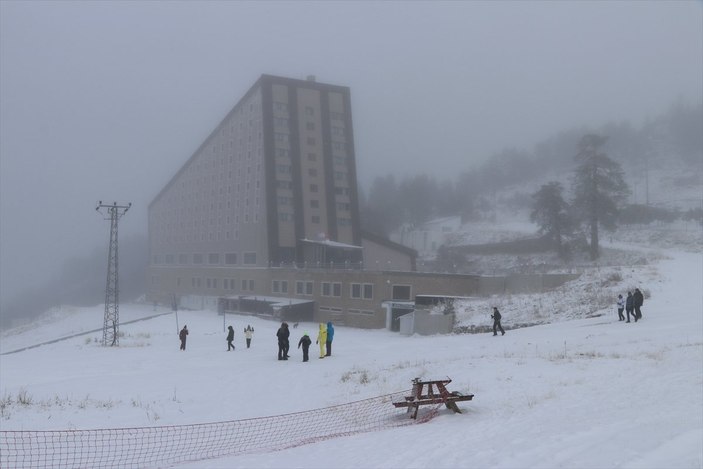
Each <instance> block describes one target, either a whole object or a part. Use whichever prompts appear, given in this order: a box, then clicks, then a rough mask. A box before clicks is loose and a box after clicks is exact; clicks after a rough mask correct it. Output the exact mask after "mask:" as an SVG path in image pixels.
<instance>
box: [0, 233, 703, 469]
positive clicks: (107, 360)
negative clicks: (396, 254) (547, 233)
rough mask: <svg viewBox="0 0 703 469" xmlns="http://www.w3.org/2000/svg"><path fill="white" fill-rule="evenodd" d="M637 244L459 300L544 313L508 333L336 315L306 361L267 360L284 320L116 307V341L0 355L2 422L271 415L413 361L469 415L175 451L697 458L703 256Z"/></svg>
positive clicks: (544, 460)
mask: <svg viewBox="0 0 703 469" xmlns="http://www.w3.org/2000/svg"><path fill="white" fill-rule="evenodd" d="M624 248H625V246H620V249H624ZM639 255H640V256H643V257H645V258H646V259H647V260H648V262H647V263H645V264H642V265H638V266H627V267H625V266H621V267H613V268H607V269H605V268H604V269H602V270H601V271H600V273H599V271H597V270H596V271H594V272H593V273H592V274H587V275H585V276H582V277H581V279H579V280H578V281H577V283H575V284H572V285H571V286H570V287H569V288H566V289H564V290H560V291H557V292H553V293H548V294H544V295H530V296H512V297H505V298H497V297H495V298H492V299H488V300H486V302H485V303H484V306H485V309H483V307H482V306H478V305H473V309H469V310H464V311H461V312H460V318H461V321H463V322H464V323H465V324H484V325H489V324H490V320H489V319H488V313H489V310H488V306H489V302H490V303H493V302H495V303H496V304H498V305H499V306H500V307H501V308H502V311H503V315H504V318H505V324H506V325H508V326H510V325H511V323H512V322H514V321H522V320H525V321H527V319H528V318H529V317H530V315H532V316H531V317H532V318H534V317H537V316H545V318H544V319H549V320H550V321H553V322H551V323H550V324H544V325H539V326H534V327H525V328H519V329H508V331H507V333H506V335H505V336H502V337H501V336H498V337H493V336H492V333H483V334H452V335H446V336H430V337H420V336H412V337H403V336H400V335H398V334H396V333H392V332H390V331H386V330H360V329H353V328H347V327H341V326H340V327H337V331H336V334H335V341H334V347H333V356H332V357H330V358H325V359H322V360H320V359H317V358H315V357H316V355H314V354H313V359H312V360H311V361H310V362H308V363H302V361H301V356H300V352H299V351H298V350H296V349H295V348H293V354H292V355H293V358H292V359H291V360H289V361H284V362H282V361H278V360H276V337H275V331H276V329H277V328H278V324H277V323H273V322H270V321H266V320H263V319H258V318H254V317H248V316H228V317H227V318H225V320H224V321H223V318H222V316H217V315H216V314H215V313H211V312H206V311H188V312H179V313H178V318H176V316H175V315H174V314H173V313H170V314H166V315H163V316H159V317H156V318H152V319H148V320H144V321H139V322H132V323H129V324H124V325H123V326H122V327H121V331H122V333H123V334H124V336H123V337H122V338H121V345H120V347H118V348H109V347H108V348H104V347H101V346H100V345H99V343H98V342H99V339H100V336H101V334H100V332H95V333H88V334H86V335H84V336H78V337H73V338H69V339H67V340H63V341H59V342H55V343H51V344H48V345H43V346H40V347H36V348H31V349H28V350H25V351H22V352H18V353H12V354H3V355H0V429H1V430H3V431H7V430H30V429H32V430H44V429H89V428H110V427H135V426H158V425H173V424H192V423H203V422H214V421H223V420H235V419H244V418H253V417H260V416H268V415H281V414H286V413H290V412H295V411H303V410H308V409H314V408H321V407H326V406H330V405H335V404H342V403H345V402H350V401H355V400H358V399H363V398H366V397H373V396H378V395H382V394H387V393H390V392H395V391H401V390H404V389H408V388H409V387H410V381H411V380H412V379H413V378H415V377H418V376H421V377H424V378H444V377H446V376H449V377H451V379H452V380H453V382H452V383H451V385H450V390H458V391H463V392H471V393H473V394H475V398H474V400H473V401H470V402H464V403H460V407H461V408H462V409H463V410H464V413H463V414H453V413H451V412H450V411H448V410H442V412H441V415H440V416H439V417H437V418H435V419H433V420H432V421H431V422H429V423H427V424H423V425H418V426H412V427H406V428H398V429H392V430H386V431H381V432H374V433H368V434H359V435H354V436H349V437H343V438H335V439H332V440H329V441H323V442H318V443H314V444H309V445H305V446H300V447H297V448H293V449H289V450H285V451H280V452H274V453H268V454H251V455H238V456H232V457H227V458H222V459H217V460H206V461H201V462H194V463H188V464H183V465H181V466H179V467H190V468H213V467H214V468H219V467H222V468H225V467H308V468H323V467H325V468H327V467H387V468H392V467H418V468H419V467H447V468H449V467H477V468H483V467H594V468H595V467H632V468H634V467H639V468H659V467H682V468H700V467H702V466H703V443H702V442H703V313H702V312H703V294H702V293H703V291H702V290H703V278H702V277H703V268H702V267H703V256H702V255H701V252H700V251H699V252H696V253H692V252H683V251H680V250H657V255H656V256H652V255H650V253H648V252H647V251H639ZM615 272H618V273H619V274H620V276H621V279H615V278H613V274H614V273H615ZM634 285H638V286H640V287H642V288H643V289H644V290H645V291H646V292H647V296H648V298H647V299H646V300H645V304H644V307H643V316H644V319H643V320H642V321H640V322H638V323H630V324H625V323H623V322H619V321H618V320H617V318H616V315H615V314H614V306H613V304H612V303H613V301H614V298H613V297H612V295H613V293H615V291H620V289H625V288H629V287H630V286H634ZM597 296H603V297H604V298H606V300H607V302H608V303H609V304H608V305H607V306H606V307H604V308H600V309H597V310H595V311H590V312H586V309H592V308H586V306H585V303H587V302H588V301H591V299H592V298H593V297H597ZM549 308H551V309H549ZM535 311H537V312H538V313H535ZM540 311H549V312H544V313H542V312H540ZM120 312H121V317H122V319H123V321H125V322H126V321H128V320H131V319H137V318H139V317H148V316H151V315H153V314H155V313H167V311H163V310H159V311H156V312H155V311H154V310H153V307H151V306H145V305H122V307H121V308H120ZM523 315H524V316H523ZM102 316H103V307H102V306H101V305H98V306H96V307H95V308H63V309H62V310H61V311H55V312H53V313H52V314H51V315H50V316H47V317H45V318H44V319H43V320H42V321H41V322H40V323H37V324H35V325H34V326H32V327H27V328H24V329H22V330H13V331H9V332H8V333H5V334H3V336H2V338H1V340H0V350H1V351H2V352H3V353H4V352H8V351H11V350H14V349H17V348H20V347H23V346H30V345H34V344H37V343H40V342H44V341H47V340H51V339H55V338H59V337H65V336H68V335H71V334H73V333H76V332H83V331H89V330H92V329H96V328H97V329H100V328H101V326H102ZM177 322H178V324H177ZM544 322H547V321H546V320H545V321H544ZM184 323H187V324H188V327H189V329H190V330H191V334H190V336H189V342H188V348H187V350H186V351H185V352H181V351H179V350H178V339H177V335H176V331H177V329H178V327H182V325H183V324H184ZM225 324H233V325H234V327H235V330H236V331H237V335H236V345H237V349H236V351H234V352H226V342H225V335H226V334H225V332H224V326H225ZM247 324H251V325H252V326H254V328H255V330H256V331H255V335H254V340H253V343H252V348H251V349H246V348H245V347H244V340H243V337H242V334H241V332H240V331H242V329H243V328H244V327H245V326H246V325H247ZM315 330H316V325H314V324H301V325H300V326H299V327H298V328H297V329H293V330H292V335H291V339H292V343H293V344H294V345H293V347H295V344H297V341H298V338H299V337H300V335H301V334H302V332H303V331H308V332H309V333H310V334H311V335H312V336H313V337H314V331H315ZM313 347H314V346H313ZM398 412H401V413H402V411H400V410H399V411H398ZM303 431H304V430H303Z"/></svg>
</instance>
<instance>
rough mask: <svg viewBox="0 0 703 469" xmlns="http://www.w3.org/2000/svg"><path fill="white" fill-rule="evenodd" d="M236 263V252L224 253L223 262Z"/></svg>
mask: <svg viewBox="0 0 703 469" xmlns="http://www.w3.org/2000/svg"><path fill="white" fill-rule="evenodd" d="M236 263H237V253H236V252H228V253H226V254H225V264H229V265H232V264H236Z"/></svg>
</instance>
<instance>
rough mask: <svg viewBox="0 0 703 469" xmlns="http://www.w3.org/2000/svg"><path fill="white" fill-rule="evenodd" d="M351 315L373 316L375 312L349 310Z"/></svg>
mask: <svg viewBox="0 0 703 469" xmlns="http://www.w3.org/2000/svg"><path fill="white" fill-rule="evenodd" d="M348 311H349V314H364V315H368V316H373V315H374V312H373V311H368V310H365V309H349V310H348Z"/></svg>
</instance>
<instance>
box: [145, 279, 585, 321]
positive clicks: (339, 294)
mask: <svg viewBox="0 0 703 469" xmlns="http://www.w3.org/2000/svg"><path fill="white" fill-rule="evenodd" d="M577 277H578V275H574V274H556V275H547V274H539V275H513V276H510V277H480V276H477V275H459V274H437V273H428V272H396V271H364V270H353V269H348V270H342V269H314V268H291V267H286V268H249V269H246V268H226V267H205V268H193V267H178V266H171V267H167V266H152V267H150V270H149V278H150V285H149V290H148V291H149V293H148V300H149V301H156V302H158V303H160V304H165V305H171V304H172V302H173V298H174V296H175V297H176V298H177V299H178V300H179V303H180V305H181V307H182V308H190V309H203V308H204V309H210V310H214V311H216V310H217V298H220V297H236V296H238V295H246V296H256V295H259V296H267V297H276V298H281V299H282V300H288V299H290V300H305V301H310V302H314V304H315V306H314V314H313V317H314V321H315V322H327V321H332V322H333V323H335V324H340V325H346V326H352V327H359V328H368V329H380V328H384V327H386V309H385V308H384V306H383V303H384V302H387V301H389V300H396V301H414V299H415V297H416V296H417V295H438V296H466V297H469V296H487V295H493V294H507V293H525V292H541V291H546V290H549V289H551V288H554V287H556V286H558V285H561V284H563V283H564V282H567V281H569V280H572V279H574V278H577ZM198 279H199V283H197V282H196V281H197V280H198ZM208 279H209V280H210V284H209V285H210V286H209V287H208V283H207V280H208ZM299 282H300V283H301V286H304V287H306V288H305V289H304V290H303V291H302V292H299V291H298V288H297V286H298V283H299ZM194 284H195V286H194ZM284 284H285V285H286V288H285V289H283V288H282V286H283V285H284ZM198 285H199V286H198ZM308 286H309V289H308V288H307V287H308ZM325 289H327V290H328V291H327V292H325ZM330 289H331V290H333V291H330ZM359 289H361V291H362V293H363V294H362V295H359V294H358V293H359ZM394 291H395V292H396V293H397V292H403V296H404V297H403V298H393V296H394V295H393V292H394ZM395 296H398V295H395ZM416 327H417V326H416ZM416 330H417V329H416Z"/></svg>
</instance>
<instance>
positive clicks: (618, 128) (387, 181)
mask: <svg viewBox="0 0 703 469" xmlns="http://www.w3.org/2000/svg"><path fill="white" fill-rule="evenodd" d="M701 128H703V103H701V104H698V105H695V106H691V105H687V104H685V103H683V102H681V101H680V102H677V103H675V104H673V105H672V106H671V108H670V109H669V110H668V111H667V112H666V113H664V114H662V115H661V116H659V117H657V118H655V119H648V120H647V121H645V122H644V124H642V126H641V127H640V128H639V129H636V128H634V127H633V126H632V125H631V124H630V123H628V122H623V123H619V124H616V123H609V124H606V125H604V126H602V127H600V128H599V129H596V130H595V131H593V130H590V129H587V128H578V129H571V130H567V131H562V132H559V133H557V134H555V135H553V136H552V137H550V138H548V139H546V140H544V141H541V142H539V143H538V144H537V145H535V147H534V149H533V150H532V151H531V152H529V151H526V150H520V149H505V150H503V151H501V152H499V153H497V154H495V155H493V157H491V158H490V159H489V160H488V161H486V162H485V163H483V164H482V165H480V166H478V167H477V168H474V169H469V170H465V171H463V172H460V173H459V174H458V175H457V176H456V178H455V179H454V180H445V181H441V182H440V181H438V180H437V179H436V178H434V177H432V176H429V175H427V174H420V175H416V176H411V177H404V178H403V179H400V180H398V179H397V178H396V177H395V176H394V175H392V174H389V175H385V176H379V177H377V178H375V179H374V180H373V181H372V184H371V186H370V188H369V190H368V193H367V194H365V193H362V192H361V191H360V200H359V203H360V208H361V210H360V212H361V218H362V220H361V223H362V226H363V227H364V228H365V229H367V230H369V231H372V232H375V233H378V234H382V235H386V236H387V235H388V234H389V233H390V232H391V231H393V230H394V229H395V228H397V227H399V226H400V225H401V224H403V223H411V224H420V223H423V222H425V221H427V220H430V219H432V218H436V217H442V216H449V215H461V216H462V218H463V219H464V220H472V219H473V220H480V219H486V218H490V217H492V216H495V215H494V213H495V212H494V209H495V206H496V204H497V202H498V201H497V197H498V195H497V194H499V193H500V190H501V189H504V188H507V187H510V186H513V185H517V184H521V183H525V182H530V181H534V182H536V183H538V181H540V180H542V181H543V180H544V179H545V174H547V175H555V177H557V178H563V175H564V174H571V173H572V171H573V175H572V181H571V184H570V186H569V189H571V190H572V191H573V200H571V201H570V202H567V201H566V200H565V199H564V197H565V194H564V191H565V189H566V187H565V186H564V184H562V182H561V181H560V180H557V181H551V182H547V183H546V184H544V185H543V186H542V188H541V189H540V190H539V191H538V192H537V193H536V194H520V193H517V194H516V195H515V196H513V197H512V199H509V200H502V201H501V202H503V205H507V206H509V207H511V208H513V209H515V210H530V211H532V212H534V210H535V209H536V208H537V209H538V212H539V213H536V214H534V215H533V217H534V221H536V222H538V223H545V217H547V216H548V213H551V212H554V213H561V215H560V216H559V217H556V215H553V214H552V215H549V216H550V217H551V219H550V220H551V221H550V222H549V223H550V225H549V226H546V225H545V226H543V227H542V228H541V231H543V232H545V233H549V234H550V235H551V236H554V237H555V242H556V243H557V248H558V249H559V250H560V252H562V253H563V254H566V251H564V249H565V246H563V245H562V241H563V240H564V239H565V236H570V235H572V234H573V233H574V232H575V231H576V228H577V226H576V225H577V221H579V220H580V221H581V223H580V224H581V225H583V224H584V220H586V219H587V218H590V221H589V222H588V223H586V224H587V225H588V231H589V236H590V239H591V247H590V250H591V255H592V256H593V255H597V246H598V228H601V227H602V228H606V229H608V228H611V227H612V226H613V225H614V223H615V222H616V220H620V221H621V222H624V223H635V222H646V221H651V220H653V219H659V220H666V219H672V218H676V217H680V218H689V219H695V220H701V213H700V212H701V211H700V210H689V211H688V212H687V213H676V212H675V211H673V210H665V209H655V208H653V207H642V206H636V205H626V204H625V201H626V198H627V196H628V195H629V193H630V190H629V188H628V187H627V184H626V183H625V178H624V171H623V167H626V168H627V170H628V171H627V172H628V173H629V174H630V175H631V176H633V177H634V178H635V179H637V178H640V179H641V178H642V177H643V174H644V172H645V171H647V170H648V169H652V168H654V167H656V166H657V165H664V164H671V163H673V162H678V163H679V164H681V165H683V166H684V167H686V166H691V167H692V168H697V169H700V168H702V167H703V132H701ZM574 158H576V162H577V167H576V169H575V170H574ZM674 160H676V161H674ZM621 189H622V191H621ZM525 195H532V196H533V197H525ZM589 197H591V198H592V197H596V199H595V200H592V199H590V198H589ZM559 198H561V200H559ZM589 201H590V205H589V204H588V202H589ZM550 204H551V205H550ZM552 205H553V206H552ZM596 207H597V209H596ZM589 211H590V212H589ZM567 213H568V215H569V217H568V220H567V219H566V214H567ZM555 217H556V218H555ZM552 224H554V226H552ZM554 230H556V232H555V231H554ZM556 233H562V235H561V236H559V235H557V234H556ZM560 240H561V241H560Z"/></svg>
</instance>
